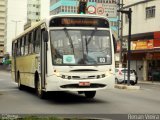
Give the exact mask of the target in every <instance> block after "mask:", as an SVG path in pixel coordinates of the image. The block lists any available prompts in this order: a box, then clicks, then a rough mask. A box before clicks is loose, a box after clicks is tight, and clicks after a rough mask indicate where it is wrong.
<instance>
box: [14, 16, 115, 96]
mask: <svg viewBox="0 0 160 120" xmlns="http://www.w3.org/2000/svg"><path fill="white" fill-rule="evenodd" d="M110 28H111V27H110V24H109V21H108V19H107V18H106V17H103V16H97V15H86V14H83V15H82V14H68V15H66V14H65V15H53V16H50V17H49V18H47V19H45V20H42V21H40V22H38V23H37V24H35V25H34V26H32V27H30V28H28V29H27V30H25V31H24V32H23V33H22V34H20V35H19V36H17V37H16V38H15V39H14V40H13V41H12V68H11V72H12V78H13V80H14V81H15V82H17V84H18V88H19V89H20V90H21V89H23V87H24V86H27V87H31V88H34V89H35V90H36V93H37V95H38V96H39V97H40V98H45V96H46V93H47V92H50V91H73V92H75V91H76V92H78V93H79V94H84V95H85V97H87V98H94V96H95V95H96V91H98V90H103V89H106V88H113V87H114V83H115V60H114V40H113V36H112V32H111V29H110Z"/></svg>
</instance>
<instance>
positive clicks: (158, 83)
mask: <svg viewBox="0 0 160 120" xmlns="http://www.w3.org/2000/svg"><path fill="white" fill-rule="evenodd" d="M138 83H140V84H150V85H160V82H147V81H146V82H145V81H138Z"/></svg>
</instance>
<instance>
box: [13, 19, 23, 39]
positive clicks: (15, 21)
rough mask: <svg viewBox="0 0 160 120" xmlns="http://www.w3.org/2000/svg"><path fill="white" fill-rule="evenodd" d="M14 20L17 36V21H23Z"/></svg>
mask: <svg viewBox="0 0 160 120" xmlns="http://www.w3.org/2000/svg"><path fill="white" fill-rule="evenodd" d="M12 22H14V23H15V37H16V35H17V23H18V22H22V21H20V20H12Z"/></svg>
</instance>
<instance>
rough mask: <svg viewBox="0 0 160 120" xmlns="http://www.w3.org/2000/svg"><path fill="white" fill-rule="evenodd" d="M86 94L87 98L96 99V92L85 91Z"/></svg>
mask: <svg viewBox="0 0 160 120" xmlns="http://www.w3.org/2000/svg"><path fill="white" fill-rule="evenodd" d="M84 94H85V96H86V98H94V96H95V95H96V91H85V92H84Z"/></svg>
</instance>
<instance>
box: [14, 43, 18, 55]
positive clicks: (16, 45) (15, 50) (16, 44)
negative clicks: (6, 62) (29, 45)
mask: <svg viewBox="0 0 160 120" xmlns="http://www.w3.org/2000/svg"><path fill="white" fill-rule="evenodd" d="M17 48H18V43H17V42H16V43H15V49H14V53H15V57H17Z"/></svg>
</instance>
